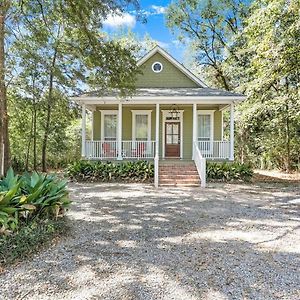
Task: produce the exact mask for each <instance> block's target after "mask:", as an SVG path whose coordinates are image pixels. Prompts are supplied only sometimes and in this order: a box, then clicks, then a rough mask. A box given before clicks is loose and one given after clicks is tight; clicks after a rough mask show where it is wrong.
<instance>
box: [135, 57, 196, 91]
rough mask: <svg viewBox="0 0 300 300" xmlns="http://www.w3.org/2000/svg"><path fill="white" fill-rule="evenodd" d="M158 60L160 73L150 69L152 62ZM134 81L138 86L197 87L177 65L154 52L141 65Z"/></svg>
mask: <svg viewBox="0 0 300 300" xmlns="http://www.w3.org/2000/svg"><path fill="white" fill-rule="evenodd" d="M154 62H160V63H162V65H163V70H162V71H161V72H160V73H154V72H153V71H152V64H153V63H154ZM140 71H141V72H142V74H139V75H138V77H137V81H136V87H138V88H172V87H173V88H175V87H177V88H180V87H182V88H184V87H185V88H186V87H190V88H193V87H198V85H197V84H196V83H195V82H194V81H193V80H191V79H190V78H189V77H187V76H186V75H185V74H184V73H182V72H181V71H180V70H179V69H178V68H177V67H175V66H174V65H173V64H172V63H170V62H169V61H168V60H167V59H166V58H164V57H163V56H162V55H161V54H159V53H156V54H154V55H153V56H152V57H150V58H149V59H148V60H147V61H146V62H145V63H144V64H143V65H142V66H141V67H140Z"/></svg>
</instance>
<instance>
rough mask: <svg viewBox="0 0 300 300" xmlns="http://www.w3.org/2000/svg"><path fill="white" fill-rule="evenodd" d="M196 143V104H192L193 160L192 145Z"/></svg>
mask: <svg viewBox="0 0 300 300" xmlns="http://www.w3.org/2000/svg"><path fill="white" fill-rule="evenodd" d="M195 142H197V104H196V103H194V104H193V146H192V149H193V159H194V154H195V153H194V152H195V150H194V144H195Z"/></svg>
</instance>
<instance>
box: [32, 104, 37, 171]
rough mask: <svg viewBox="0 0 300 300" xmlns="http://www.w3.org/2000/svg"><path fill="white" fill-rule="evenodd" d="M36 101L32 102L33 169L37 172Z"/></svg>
mask: <svg viewBox="0 0 300 300" xmlns="http://www.w3.org/2000/svg"><path fill="white" fill-rule="evenodd" d="M36 134H37V133H36V101H35V99H34V102H33V169H34V171H36V170H37V163H36Z"/></svg>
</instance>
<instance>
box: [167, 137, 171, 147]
mask: <svg viewBox="0 0 300 300" xmlns="http://www.w3.org/2000/svg"><path fill="white" fill-rule="evenodd" d="M167 144H169V145H170V144H172V135H167Z"/></svg>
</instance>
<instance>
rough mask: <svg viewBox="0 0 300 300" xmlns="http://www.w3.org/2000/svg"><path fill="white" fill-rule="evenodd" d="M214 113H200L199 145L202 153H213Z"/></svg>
mask: <svg viewBox="0 0 300 300" xmlns="http://www.w3.org/2000/svg"><path fill="white" fill-rule="evenodd" d="M213 116H214V111H198V128H197V132H198V145H199V150H200V151H201V152H202V153H211V152H212V142H213Z"/></svg>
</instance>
